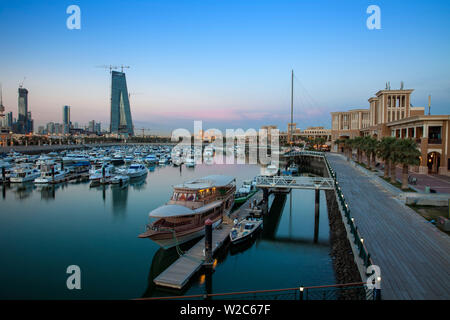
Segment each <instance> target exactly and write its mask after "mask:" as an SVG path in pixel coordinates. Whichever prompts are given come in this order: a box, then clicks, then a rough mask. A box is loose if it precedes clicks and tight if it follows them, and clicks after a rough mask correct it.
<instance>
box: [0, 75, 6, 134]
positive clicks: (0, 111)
mask: <svg viewBox="0 0 450 320" xmlns="http://www.w3.org/2000/svg"><path fill="white" fill-rule="evenodd" d="M4 112H5V106H4V105H3V92H2V84H1V83H0V126H1V125H2V124H3V119H4V118H5V115H4ZM5 126H6V124H5Z"/></svg>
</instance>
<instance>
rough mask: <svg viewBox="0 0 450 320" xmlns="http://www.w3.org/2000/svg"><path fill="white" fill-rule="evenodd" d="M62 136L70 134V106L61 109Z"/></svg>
mask: <svg viewBox="0 0 450 320" xmlns="http://www.w3.org/2000/svg"><path fill="white" fill-rule="evenodd" d="M63 126H64V134H68V133H70V106H64V107H63Z"/></svg>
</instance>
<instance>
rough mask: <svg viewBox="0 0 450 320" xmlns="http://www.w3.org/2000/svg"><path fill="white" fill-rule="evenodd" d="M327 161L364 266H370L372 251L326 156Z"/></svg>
mask: <svg viewBox="0 0 450 320" xmlns="http://www.w3.org/2000/svg"><path fill="white" fill-rule="evenodd" d="M325 163H326V166H327V168H328V172H329V173H330V175H331V177H332V178H333V179H334V182H335V184H334V185H335V190H336V193H337V195H338V200H339V201H340V204H341V207H342V210H343V212H344V215H345V217H346V218H347V224H348V225H349V226H350V232H351V233H352V235H353V237H354V244H355V245H356V246H357V247H358V251H359V257H360V258H361V259H363V261H364V266H365V267H369V266H370V265H372V264H373V261H372V259H371V256H370V253H369V251H368V250H367V247H366V246H365V244H364V241H362V239H363V237H361V234H360V232H359V230H358V227H357V226H356V224H355V221H354V218H353V217H352V216H351V214H350V209H349V207H348V203H346V202H345V197H344V194H343V193H342V190H341V188H340V186H339V182H338V181H337V178H336V173H335V172H334V170H333V168H331V166H330V164H329V162H328V159H327V158H326V157H325Z"/></svg>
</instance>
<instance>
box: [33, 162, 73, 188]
mask: <svg viewBox="0 0 450 320" xmlns="http://www.w3.org/2000/svg"><path fill="white" fill-rule="evenodd" d="M68 173H69V170H68V169H62V168H61V166H59V165H54V164H52V163H48V164H44V165H42V166H41V176H40V177H38V178H36V179H34V183H39V184H41V183H58V182H62V181H64V180H65V179H66V177H67V175H68Z"/></svg>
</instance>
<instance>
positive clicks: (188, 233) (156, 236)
mask: <svg viewBox="0 0 450 320" xmlns="http://www.w3.org/2000/svg"><path fill="white" fill-rule="evenodd" d="M235 190H236V184H235V179H234V178H233V177H229V176H221V175H211V176H207V177H203V178H200V179H194V180H191V181H187V182H185V183H182V184H179V185H176V186H174V192H173V195H172V198H171V200H170V201H169V202H168V203H167V204H166V205H164V206H161V207H159V208H156V209H155V210H153V211H151V212H150V214H149V216H150V218H151V219H154V221H153V223H151V224H149V225H148V226H147V231H146V232H144V233H142V234H140V235H139V237H140V238H150V239H151V240H153V241H155V242H156V243H158V244H159V245H160V246H161V247H163V248H170V247H173V246H175V245H177V244H180V243H184V242H186V241H189V240H192V239H195V238H198V237H200V236H202V235H204V233H205V221H206V220H207V219H209V220H211V221H212V222H213V228H214V227H216V226H218V225H220V224H221V223H222V216H223V215H228V214H229V212H230V210H231V207H232V205H233V199H234V191H235Z"/></svg>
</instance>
